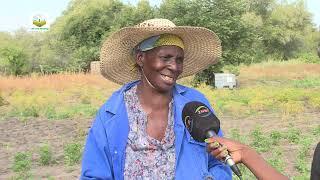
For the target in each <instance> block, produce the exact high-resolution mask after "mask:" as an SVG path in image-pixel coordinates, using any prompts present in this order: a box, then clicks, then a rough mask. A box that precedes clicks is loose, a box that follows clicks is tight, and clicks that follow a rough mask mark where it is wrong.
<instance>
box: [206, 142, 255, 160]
mask: <svg viewBox="0 0 320 180" xmlns="http://www.w3.org/2000/svg"><path fill="white" fill-rule="evenodd" d="M205 141H206V143H208V146H207V152H208V153H210V154H211V155H212V156H214V157H216V158H217V159H219V160H224V158H225V157H226V156H227V154H228V153H229V154H230V155H231V157H232V159H233V161H234V162H235V163H239V162H242V161H243V160H244V158H245V154H246V152H247V151H248V150H249V149H250V148H249V147H248V146H246V145H244V144H241V143H239V142H237V141H233V140H230V139H227V138H222V137H211V138H208V139H206V140H205Z"/></svg>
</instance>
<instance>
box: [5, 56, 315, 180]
mask: <svg viewBox="0 0 320 180" xmlns="http://www.w3.org/2000/svg"><path fill="white" fill-rule="evenodd" d="M190 79H191V78H185V79H182V80H180V81H179V82H180V83H181V84H184V85H187V86H190V84H191V80H190ZM238 81H239V88H238V89H236V90H229V89H223V90H217V89H213V88H211V87H209V86H206V85H200V86H199V87H197V89H198V90H200V91H201V92H203V93H204V94H205V95H206V97H207V98H208V99H209V101H210V103H211V105H212V106H213V107H214V109H215V111H216V113H217V114H218V116H219V118H220V120H221V124H222V129H223V130H224V132H225V135H226V136H227V137H231V138H233V139H237V140H239V141H241V142H243V143H246V144H248V145H250V146H252V147H254V148H255V149H256V150H257V151H259V152H260V153H261V154H262V155H263V156H264V157H265V158H266V159H267V160H268V162H269V163H270V164H272V165H273V166H274V167H275V168H277V169H278V170H280V171H281V172H283V173H284V174H286V175H287V176H289V177H290V179H297V180H298V179H309V176H310V165H311V158H312V153H313V150H314V148H315V145H316V144H317V142H318V141H320V138H319V137H320V118H319V117H320V64H304V63H301V62H298V61H289V62H266V63H263V64H256V65H251V66H241V67H240V75H239V77H238ZM119 87H120V86H119V85H116V84H114V83H111V82H108V81H107V80H105V79H104V78H102V77H101V76H99V75H91V74H56V75H46V76H39V75H31V76H29V77H0V179H28V178H30V179H77V178H78V176H79V173H80V161H81V152H82V148H83V144H84V141H85V136H86V133H87V130H88V128H89V127H90V124H91V121H92V118H93V117H94V115H95V113H96V111H97V109H98V108H99V107H100V106H101V104H102V103H104V102H105V100H106V99H107V98H108V97H109V96H110V95H111V93H112V92H113V91H115V90H116V89H118V88H119ZM242 171H243V174H244V179H254V176H253V175H252V174H251V173H250V172H249V171H248V170H246V169H245V168H244V167H242Z"/></svg>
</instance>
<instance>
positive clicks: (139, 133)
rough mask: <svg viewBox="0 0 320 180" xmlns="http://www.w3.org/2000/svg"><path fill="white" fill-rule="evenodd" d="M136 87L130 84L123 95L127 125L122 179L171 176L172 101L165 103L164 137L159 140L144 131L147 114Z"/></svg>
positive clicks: (172, 177) (172, 175)
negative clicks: (166, 107)
mask: <svg viewBox="0 0 320 180" xmlns="http://www.w3.org/2000/svg"><path fill="white" fill-rule="evenodd" d="M136 90H137V86H134V87H132V88H131V89H129V90H128V91H126V92H125V96H124V100H125V104H126V109H127V113H128V119H129V126H130V132H129V135H128V142H127V146H126V153H125V156H126V157H125V167H124V179H174V172H175V146H174V139H175V135H174V131H173V122H174V113H173V106H172V104H173V100H172V101H171V102H170V104H169V113H168V125H167V128H166V132H165V136H164V138H163V139H162V140H161V141H159V140H157V139H155V138H152V137H150V136H149V135H148V134H147V132H146V126H147V115H146V113H145V112H144V111H143V109H142V107H141V105H140V102H139V99H138V96H137V93H136Z"/></svg>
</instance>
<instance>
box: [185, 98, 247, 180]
mask: <svg viewBox="0 0 320 180" xmlns="http://www.w3.org/2000/svg"><path fill="white" fill-rule="evenodd" d="M182 120H183V123H184V125H185V127H186V128H187V130H188V131H189V133H190V134H191V136H192V138H193V139H195V140H196V141H199V142H204V140H205V139H207V138H210V137H213V136H217V134H218V132H219V130H220V120H219V119H218V118H217V116H215V115H214V114H213V112H212V111H210V109H209V108H208V107H207V106H206V105H205V104H203V103H202V102H198V101H191V102H189V103H187V104H186V105H185V106H184V108H183V110H182ZM220 145H221V144H220ZM224 163H225V164H227V165H229V166H230V168H231V169H232V171H233V172H234V173H235V174H236V175H237V176H238V177H239V178H240V179H242V177H241V176H242V174H241V171H240V170H239V168H238V166H237V165H236V164H235V162H234V161H233V159H232V157H231V156H230V155H229V154H228V155H227V156H226V157H225V158H224Z"/></svg>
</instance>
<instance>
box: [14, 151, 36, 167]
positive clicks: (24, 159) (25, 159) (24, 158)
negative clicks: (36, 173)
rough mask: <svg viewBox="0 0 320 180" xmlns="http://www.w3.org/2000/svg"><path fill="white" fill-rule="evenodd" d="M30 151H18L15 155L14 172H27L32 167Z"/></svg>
mask: <svg viewBox="0 0 320 180" xmlns="http://www.w3.org/2000/svg"><path fill="white" fill-rule="evenodd" d="M30 156H31V155H30V153H28V152H18V153H16V155H15V156H14V164H13V166H12V170H13V171H14V172H27V171H29V170H30V169H31V157H30Z"/></svg>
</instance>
